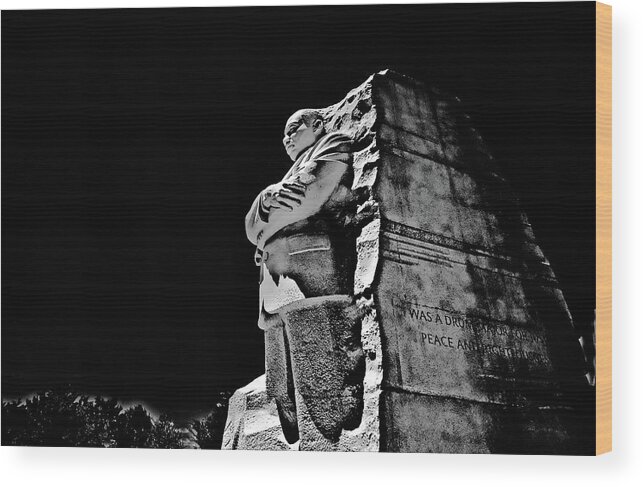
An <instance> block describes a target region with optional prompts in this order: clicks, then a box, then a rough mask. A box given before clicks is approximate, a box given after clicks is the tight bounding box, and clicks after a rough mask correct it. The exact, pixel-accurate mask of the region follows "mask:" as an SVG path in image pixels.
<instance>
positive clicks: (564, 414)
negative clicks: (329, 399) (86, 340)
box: [226, 71, 594, 454]
mask: <svg viewBox="0 0 643 487" xmlns="http://www.w3.org/2000/svg"><path fill="white" fill-rule="evenodd" d="M325 119H326V128H327V130H328V131H342V132H345V133H348V134H349V135H350V136H351V137H352V138H353V140H354V147H355V153H354V163H353V165H354V166H353V167H354V180H353V186H352V189H353V191H354V192H355V194H356V195H357V196H358V206H357V211H356V212H355V215H354V216H353V219H352V222H351V223H352V224H353V225H354V227H355V228H356V229H357V234H358V235H359V238H358V239H357V249H356V251H357V267H356V272H355V280H354V297H353V299H354V302H355V306H356V309H357V318H356V319H357V320H359V322H360V326H361V340H362V343H361V345H362V350H363V353H364V356H365V360H366V363H365V371H364V379H363V411H362V415H361V418H359V424H357V421H356V425H351V429H344V430H343V431H341V432H339V436H338V437H337V438H336V440H334V441H329V440H328V438H327V437H324V436H323V435H321V434H320V432H319V428H317V427H316V426H315V425H314V422H313V421H312V420H311V419H310V414H309V412H308V411H307V409H306V405H305V404H304V401H302V397H301V394H299V395H298V397H297V398H296V403H297V411H298V413H297V415H298V421H299V430H300V437H301V440H300V444H299V445H298V446H299V448H300V449H304V450H341V451H378V450H379V451H397V452H450V453H532V454H557V453H564V454H593V445H594V439H593V430H592V428H593V421H592V417H591V411H590V409H589V408H588V407H587V405H591V404H592V401H591V399H590V396H591V394H593V390H591V389H589V388H588V386H587V383H586V381H585V378H584V372H585V371H584V364H583V358H582V352H581V349H580V346H579V344H578V341H577V334H575V333H574V329H573V324H572V319H571V316H570V314H569V311H568V308H567V305H566V303H565V300H564V297H563V294H562V292H561V290H560V286H559V284H558V282H557V280H556V277H555V275H554V273H553V271H552V269H551V267H550V266H549V262H548V261H547V259H546V258H545V256H544V255H543V253H542V251H541V250H540V248H539V247H538V244H537V242H536V239H535V237H534V233H533V231H532V228H531V226H530V225H529V222H528V220H527V217H526V216H525V215H524V213H522V211H521V210H520V207H519V204H518V200H517V198H516V197H515V195H514V194H513V193H512V191H511V188H510V186H509V184H508V182H507V181H506V180H505V179H504V178H503V177H502V175H501V174H500V170H499V167H498V165H497V163H496V161H495V160H494V159H493V157H492V156H491V155H490V154H489V152H488V150H487V148H486V147H485V145H484V143H483V141H482V139H481V137H480V136H479V134H478V133H477V132H476V130H475V129H474V128H473V127H472V125H471V123H470V120H469V118H468V116H467V115H466V114H465V113H463V111H462V108H461V104H460V101H459V100H458V99H457V98H454V97H451V96H448V95H445V94H443V93H441V92H439V91H437V90H435V89H432V88H429V87H427V86H425V85H423V84H422V83H419V82H417V81H415V80H413V79H411V78H408V77H404V76H401V75H399V74H396V73H394V72H391V71H384V72H381V73H378V74H374V75H372V76H371V77H369V78H368V79H367V80H366V81H365V82H364V83H363V84H362V85H360V86H359V87H357V88H355V89H354V90H352V91H351V92H349V93H348V95H347V96H346V97H345V98H344V99H343V100H342V101H340V102H339V103H337V104H335V105H333V106H331V107H328V108H327V109H326V110H325ZM308 386H310V384H309V385H307V387H308ZM324 387H326V386H324V385H323V384H320V385H319V391H320V394H321V393H323V390H324ZM314 393H315V392H314V391H311V390H307V391H306V394H308V395H309V396H310V395H311V394H314ZM235 397H236V398H237V399H236V400H237V401H239V400H240V397H239V396H237V395H235ZM263 407H264V408H273V409H274V405H269V404H265V403H264V405H263ZM338 408H339V406H338ZM244 411H245V410H244ZM248 411H250V409H248ZM234 414H236V416H235V418H238V417H239V415H240V414H241V413H240V412H235V413H234ZM247 414H248V413H245V412H244V413H243V414H241V416H244V415H247ZM337 414H341V408H339V409H338V411H337ZM268 416H270V418H271V420H272V421H274V423H271V424H274V425H275V426H277V425H278V420H277V417H276V412H275V413H274V414H272V413H271V414H269V415H268ZM229 421H230V418H229ZM237 422H238V423H239V424H244V421H239V420H237ZM232 423H234V421H232ZM235 424H236V423H235ZM231 428H232V429H234V428H237V429H234V432H233V433H230V434H227V436H226V438H228V437H229V438H238V443H239V445H241V444H242V443H244V442H245V443H244V444H247V443H248V442H247V441H246V440H245V437H246V436H247V432H246V431H247V430H244V429H243V428H240V427H236V426H234V425H232V426H231ZM231 431H232V430H231ZM255 438H257V436H255ZM231 441H232V440H231ZM235 441H236V440H235ZM271 441H273V440H266V446H264V447H262V449H271V445H273V444H274V442H272V443H271ZM253 445H258V443H257V442H254V443H253Z"/></svg>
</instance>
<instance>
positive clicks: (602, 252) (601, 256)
mask: <svg viewBox="0 0 643 487" xmlns="http://www.w3.org/2000/svg"><path fill="white" fill-rule="evenodd" d="M595 333H596V454H597V455H600V454H602V453H607V452H609V451H612V7H611V6H610V5H606V4H602V3H598V2H597V3H596V330H595Z"/></svg>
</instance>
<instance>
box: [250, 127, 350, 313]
mask: <svg viewBox="0 0 643 487" xmlns="http://www.w3.org/2000/svg"><path fill="white" fill-rule="evenodd" d="M351 163H352V154H351V139H350V138H349V137H348V136H346V135H344V134H341V133H337V132H336V133H331V134H326V135H324V136H323V137H321V138H320V139H319V140H318V141H317V142H316V143H315V144H314V145H313V146H312V147H310V148H309V149H307V150H306V151H305V152H304V153H303V154H302V155H300V156H299V157H298V158H297V160H296V161H295V163H294V164H293V166H292V167H291V168H290V170H289V171H288V172H287V173H286V175H285V176H284V177H283V179H282V182H288V181H300V182H301V183H303V184H305V185H306V190H305V194H304V196H303V198H302V204H301V205H300V206H298V207H296V208H295V209H294V210H293V211H288V210H283V209H272V210H271V211H270V213H269V215H265V213H264V212H263V211H262V209H261V201H262V198H263V195H264V192H263V191H262V192H261V193H259V195H258V196H257V198H256V199H255V201H254V203H253V204H252V207H251V208H250V211H249V212H248V214H247V216H246V234H247V236H248V239H249V240H250V241H251V242H252V243H253V244H255V245H256V246H257V249H258V253H257V254H258V257H259V258H258V260H259V261H260V262H259V264H260V265H262V266H265V267H262V269H263V272H262V276H263V277H262V280H261V281H262V282H261V288H260V289H261V290H260V298H261V303H260V304H261V307H262V308H261V309H264V310H265V311H268V312H275V311H276V310H277V309H279V308H280V307H283V306H285V305H287V304H289V303H291V302H293V301H296V300H298V299H302V298H307V297H314V296H322V295H330V294H349V293H350V292H351V290H352V269H351V270H350V271H349V270H348V269H346V267H347V266H348V267H350V264H349V263H347V262H348V261H349V260H350V259H347V256H346V254H347V253H348V254H351V253H354V239H353V240H352V241H351V238H350V236H349V235H347V233H346V229H345V228H344V227H343V221H342V220H343V218H344V217H343V214H344V212H345V211H346V208H347V206H350V203H351V201H352V194H351V184H352V174H353V173H352V167H351ZM264 191H265V190H264ZM346 247H352V249H348V250H347V249H346ZM351 250H352V252H351ZM348 274H350V278H349V276H348ZM271 278H272V279H271Z"/></svg>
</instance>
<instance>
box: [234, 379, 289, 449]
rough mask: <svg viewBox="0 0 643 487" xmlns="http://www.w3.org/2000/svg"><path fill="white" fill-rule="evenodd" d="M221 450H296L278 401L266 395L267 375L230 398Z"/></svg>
mask: <svg viewBox="0 0 643 487" xmlns="http://www.w3.org/2000/svg"><path fill="white" fill-rule="evenodd" d="M294 448H295V449H296V444H295V446H294ZM221 449H222V450H291V449H293V446H291V445H289V444H288V442H287V441H286V438H284V435H283V432H282V431H281V424H280V423H279V416H278V415H277V406H276V404H275V401H274V400H271V399H269V398H268V395H267V394H266V376H265V375H262V376H260V377H257V378H256V379H255V380H253V381H252V382H251V383H250V384H248V385H246V386H245V387H242V388H241V389H238V390H237V391H236V392H235V393H234V394H233V395H232V397H231V398H230V402H229V404H228V418H227V420H226V425H225V430H224V433H223V443H222V445H221Z"/></svg>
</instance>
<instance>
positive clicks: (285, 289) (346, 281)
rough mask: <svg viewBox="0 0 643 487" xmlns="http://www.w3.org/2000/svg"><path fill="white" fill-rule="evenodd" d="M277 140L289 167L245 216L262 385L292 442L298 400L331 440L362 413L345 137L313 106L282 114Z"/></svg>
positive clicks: (299, 424) (296, 434)
mask: <svg viewBox="0 0 643 487" xmlns="http://www.w3.org/2000/svg"><path fill="white" fill-rule="evenodd" d="M283 144H284V147H285V149H286V152H287V154H288V156H289V157H290V159H291V160H292V161H293V162H294V164H293V166H292V167H291V168H290V170H289V171H288V172H287V173H286V175H285V176H284V177H283V179H282V180H281V181H280V182H278V183H276V184H272V185H270V186H268V187H267V188H265V189H264V190H263V191H261V192H260V193H259V195H258V196H257V198H256V199H255V201H254V203H253V204H252V207H251V208H250V211H249V212H248V214H247V216H246V233H247V236H248V239H249V240H250V241H251V242H252V243H253V244H255V245H256V247H257V249H256V253H255V261H256V263H257V265H258V266H259V267H260V316H259V327H260V328H261V329H263V330H264V332H265V346H266V390H267V393H268V396H269V397H271V398H273V399H275V400H276V403H277V409H278V413H279V418H280V421H281V425H282V429H283V432H284V436H285V437H286V439H287V440H288V441H289V442H290V443H294V442H296V441H297V440H298V439H299V438H300V430H301V428H302V414H303V411H301V409H302V408H305V410H306V411H307V413H306V414H307V415H308V416H309V417H310V419H311V420H312V423H313V424H314V427H315V428H316V429H317V431H319V432H320V433H321V434H322V435H323V436H324V437H325V438H326V439H328V440H331V441H333V440H334V439H336V438H337V437H338V436H339V434H340V432H341V430H342V428H350V427H351V425H357V424H358V423H359V418H360V415H361V410H360V407H361V406H360V404H361V402H360V401H361V388H362V378H363V355H362V351H361V344H360V338H359V337H360V335H359V321H358V320H357V317H356V311H355V308H354V305H353V300H352V297H351V295H352V289H353V275H354V269H355V235H354V232H353V231H352V230H351V228H350V225H349V224H348V223H347V222H348V221H349V219H348V218H347V215H348V214H349V213H354V212H355V204H354V198H353V196H352V193H351V184H352V179H353V175H352V165H351V163H352V154H351V139H350V138H349V137H348V136H346V135H344V134H341V133H326V131H325V128H324V120H323V116H322V113H321V111H319V110H312V109H305V110H299V111H297V112H296V113H294V114H293V115H292V116H291V117H290V118H289V119H288V121H287V122H286V126H285V129H284V138H283Z"/></svg>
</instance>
